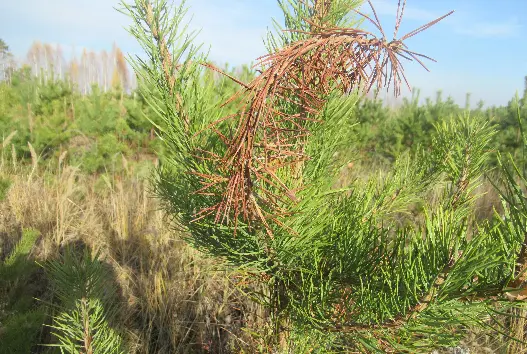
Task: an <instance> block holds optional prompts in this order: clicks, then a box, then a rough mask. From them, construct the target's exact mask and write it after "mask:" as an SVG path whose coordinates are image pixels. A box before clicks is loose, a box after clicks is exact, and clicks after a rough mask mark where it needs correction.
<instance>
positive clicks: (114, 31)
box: [0, 0, 527, 105]
mask: <svg viewBox="0 0 527 354" xmlns="http://www.w3.org/2000/svg"><path fill="white" fill-rule="evenodd" d="M187 3H188V5H190V6H191V10H190V11H191V12H192V13H193V15H194V17H193V21H192V27H193V28H196V29H201V33H200V35H199V37H198V38H199V40H200V41H202V42H203V43H204V44H205V45H206V46H209V45H210V58H211V59H212V60H214V61H216V62H229V63H230V64H233V65H236V64H241V63H249V62H251V61H253V60H254V59H256V58H257V57H258V56H260V55H262V54H265V48H264V46H263V43H262V37H263V36H264V35H265V33H266V31H267V27H269V26H270V25H271V18H272V17H274V18H278V19H280V18H281V13H280V11H279V9H278V6H277V3H276V1H275V0H188V1H187ZM117 4H118V1H117V0H48V1H43V0H17V1H0V38H2V39H4V40H5V41H6V42H7V44H8V45H9V46H10V47H11V49H12V52H13V53H14V54H15V56H16V57H18V58H21V59H23V58H25V55H26V52H27V50H28V49H29V47H30V46H31V44H32V42H33V41H34V40H39V41H41V42H45V43H51V44H60V45H61V46H62V48H63V50H64V52H65V54H66V55H68V53H72V52H73V51H75V52H76V53H77V54H80V53H81V51H82V49H83V48H88V49H91V50H96V51H98V50H102V49H106V50H110V49H111V47H112V44H113V42H116V43H117V44H118V46H119V47H120V48H121V49H122V50H123V51H125V52H128V53H140V48H139V47H138V46H137V44H136V43H135V40H134V39H133V38H131V37H130V36H129V35H128V33H127V32H126V31H125V29H124V27H125V26H126V25H127V23H128V19H127V18H126V17H125V16H123V15H122V14H120V13H118V12H117V11H115V10H114V9H113V7H114V6H117ZM373 4H374V6H375V7H376V9H377V12H378V14H379V16H380V20H381V22H382V23H383V26H384V27H385V29H386V32H388V33H389V35H391V33H392V32H393V24H394V18H395V12H396V8H397V0H373ZM366 9H368V8H367V5H366V7H364V10H365V11H366ZM450 10H456V12H455V13H454V14H453V15H451V16H450V17H449V18H447V19H445V20H443V21H442V22H440V23H439V24H437V25H436V26H434V27H432V28H431V29H429V30H427V31H425V32H424V33H421V34H419V35H417V36H416V37H413V38H411V39H409V40H408V41H407V42H406V43H407V45H408V46H409V47H410V49H412V50H415V51H417V52H419V53H423V54H426V55H428V56H431V57H433V58H435V59H436V60H437V61H438V62H437V63H429V65H428V67H429V69H430V70H431V72H430V73H428V72H426V71H425V70H424V69H422V68H421V67H420V66H419V65H418V64H417V63H407V64H406V66H405V67H406V71H405V72H406V74H407V77H408V79H409V81H410V84H411V85H412V86H413V87H414V88H419V89H420V90H421V96H424V97H426V96H430V97H433V96H435V92H436V91H437V90H439V89H441V90H443V92H444V95H451V96H452V97H453V98H454V99H455V100H456V101H457V102H458V103H460V104H464V101H465V94H466V93H467V92H470V93H471V94H472V98H471V102H472V103H473V104H475V103H476V102H477V101H478V100H480V99H482V100H484V101H485V103H486V104H487V105H500V104H506V103H507V101H508V100H509V99H511V98H512V96H513V95H514V93H515V92H516V91H517V90H518V91H519V92H520V93H521V92H522V90H523V82H524V80H523V77H524V76H525V75H527V41H526V38H527V28H526V26H525V23H524V22H522V21H521V18H522V16H524V14H526V13H527V1H526V0H501V1H496V0H493V1H491V0H457V1H456V0H442V1H439V0H408V4H407V10H406V16H405V18H404V20H403V24H402V26H401V30H400V34H404V33H406V32H408V31H409V30H412V29H414V28H416V27H418V26H420V25H422V24H424V23H426V22H428V21H430V20H433V19H435V18H436V17H439V16H441V15H443V14H445V13H447V12H448V11H450ZM405 94H406V95H407V94H409V93H408V92H405Z"/></svg>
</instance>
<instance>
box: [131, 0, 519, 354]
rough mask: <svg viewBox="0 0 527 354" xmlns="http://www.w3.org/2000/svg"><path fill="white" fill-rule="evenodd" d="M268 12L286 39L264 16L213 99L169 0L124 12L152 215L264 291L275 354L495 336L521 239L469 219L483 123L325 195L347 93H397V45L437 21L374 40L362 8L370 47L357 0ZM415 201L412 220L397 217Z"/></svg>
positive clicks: (196, 50)
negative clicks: (251, 70)
mask: <svg viewBox="0 0 527 354" xmlns="http://www.w3.org/2000/svg"><path fill="white" fill-rule="evenodd" d="M278 3H279V5H280V8H281V9H282V10H283V12H284V15H285V27H284V28H283V29H284V31H281V30H282V27H280V26H279V25H278V23H275V26H276V29H277V31H276V32H275V33H270V34H269V36H268V39H267V41H266V44H267V48H268V51H269V53H268V55H266V56H264V57H262V58H260V60H259V62H258V64H257V66H258V70H259V75H258V76H256V77H255V78H254V79H253V80H252V81H250V82H249V83H244V82H241V81H239V80H237V79H236V78H233V77H231V78H232V79H233V80H234V81H235V82H237V83H238V84H239V86H240V90H239V92H238V93H237V94H235V95H234V96H233V97H232V98H231V99H229V100H227V101H226V102H224V100H223V97H221V95H218V94H217V92H216V90H215V88H214V85H213V81H211V80H210V79H209V78H210V76H208V75H206V72H207V71H208V70H215V71H220V72H221V70H219V69H218V68H216V67H214V66H213V65H212V64H210V63H208V62H207V58H206V56H205V55H203V54H201V53H200V46H197V45H195V44H194V39H195V35H196V34H195V33H194V32H189V31H188V29H187V27H186V26H185V23H184V18H185V15H186V12H187V8H186V6H185V2H184V1H183V2H182V3H181V4H179V5H177V6H170V5H169V4H168V3H167V1H166V0H152V1H150V0H134V1H132V2H131V3H122V6H123V8H122V10H121V11H122V12H124V13H126V14H127V15H128V16H130V17H131V18H132V20H133V25H132V26H131V27H130V29H129V31H130V33H131V34H132V35H133V36H134V37H135V38H136V39H137V40H138V41H139V43H140V44H141V45H142V47H143V49H144V51H145V53H146V57H137V58H135V59H132V60H131V64H132V66H133V68H134V70H135V72H136V74H137V76H138V81H139V89H140V90H141V94H142V95H143V96H144V97H145V99H146V100H147V101H148V103H149V105H150V106H151V107H152V111H153V112H155V116H153V117H147V118H148V119H150V120H151V121H152V122H158V123H157V124H156V128H157V130H158V133H159V136H160V138H161V139H162V140H163V142H164V143H165V144H166V153H165V154H164V156H162V161H161V164H160V167H159V169H158V170H157V172H156V175H155V192H156V194H157V195H158V196H159V197H160V199H161V201H162V202H163V203H164V208H165V210H166V211H167V212H168V213H169V214H170V215H171V216H173V218H174V222H175V223H176V225H177V226H178V227H183V228H184V229H185V230H186V235H187V241H188V242H189V243H190V244H191V245H193V246H194V247H196V248H197V249H199V250H201V251H203V252H204V253H205V254H208V255H210V256H214V257H217V258H218V259H221V260H223V261H225V262H227V263H228V264H229V265H230V266H231V267H236V268H238V269H239V270H240V271H245V272H247V274H250V275H251V276H253V277H254V279H255V280H256V281H258V282H259V283H260V284H263V285H265V286H266V288H267V292H265V293H263V294H262V293H256V292H255V293H253V294H252V296H253V297H255V298H258V300H259V301H261V302H263V303H264V304H266V305H267V306H268V308H269V309H270V313H271V320H272V323H273V325H274V328H275V333H276V339H277V341H276V342H275V343H274V344H272V345H280V346H282V349H284V350H285V349H288V350H290V351H295V352H303V351H313V350H315V349H316V350H319V351H323V352H338V351H352V350H355V351H363V352H429V351H430V350H431V349H433V348H437V347H444V346H452V345H455V344H456V343H458V342H459V341H460V340H461V339H462V337H463V334H464V332H463V331H462V329H465V328H471V327H473V326H480V327H482V328H486V329H488V328H489V327H493V324H496V322H495V318H496V316H497V314H502V313H506V312H507V311H508V308H511V307H517V306H521V305H520V303H519V302H517V301H516V300H517V298H515V297H513V301H511V299H510V296H509V297H507V296H506V295H505V294H506V293H507V291H508V286H509V285H510V281H511V279H512V278H514V277H515V276H516V275H515V274H516V273H515V267H516V265H515V260H516V256H517V254H518V253H519V249H520V245H521V243H522V242H523V239H522V240H520V239H519V238H518V237H516V236H514V235H512V234H510V233H508V232H509V231H503V229H502V228H500V227H498V226H496V225H500V223H501V221H500V219H499V218H496V220H492V221H490V222H488V223H484V224H481V225H480V224H476V223H475V222H474V221H473V220H474V217H473V213H474V210H475V209H474V207H473V206H474V203H475V201H476V199H477V196H476V195H475V194H474V191H475V190H476V188H477V186H478V185H479V183H480V181H481V178H482V176H483V174H484V173H485V172H486V171H487V169H488V167H487V165H486V161H487V159H488V156H489V151H488V149H487V144H488V142H489V141H490V140H491V139H492V137H493V136H494V133H495V130H494V129H493V127H491V126H489V124H487V123H486V122H484V121H482V120H480V119H478V118H475V117H471V116H469V115H468V114H465V115H461V116H459V117H454V118H452V119H450V120H445V121H444V122H443V123H441V124H440V125H437V126H436V127H435V133H434V136H433V138H432V141H433V144H432V146H431V147H430V148H429V149H427V150H423V149H418V148H416V149H414V150H415V151H414V152H413V153H411V154H410V153H408V154H401V156H399V157H398V159H397V161H396V162H395V164H394V167H393V169H392V171H390V172H389V173H388V174H387V175H385V176H383V178H380V177H370V178H368V179H366V180H364V179H362V180H361V179H357V180H355V181H352V182H350V183H349V184H348V185H346V186H345V187H344V188H340V189H335V188H334V186H335V185H336V181H337V179H338V177H339V170H340V169H339V168H340V165H339V161H338V160H337V159H336V158H335V156H336V155H337V154H336V153H337V152H339V151H342V150H343V149H346V147H347V146H349V144H350V142H352V141H353V139H355V137H354V136H353V132H354V131H356V130H354V129H351V128H352V126H353V125H354V124H356V121H355V114H354V108H355V105H356V103H357V100H358V98H359V97H360V95H361V94H362V93H363V92H365V91H368V90H369V89H371V88H372V87H373V86H376V87H377V88H382V87H389V86H390V85H393V87H394V93H395V94H396V95H397V94H399V92H400V85H401V83H402V82H404V81H405V78H404V74H403V72H402V69H401V58H406V59H408V58H410V59H413V60H416V61H418V62H419V63H421V64H422V62H421V60H420V58H421V59H422V58H423V57H424V56H422V55H420V54H417V53H415V52H413V51H410V50H409V49H407V47H406V45H405V44H404V43H403V41H404V40H405V39H407V38H409V37H411V36H413V35H415V34H417V33H419V32H421V31H423V30H425V29H426V28H428V27H430V26H431V25H433V24H435V23H437V22H438V21H439V20H441V19H442V18H443V17H442V18H439V19H437V20H436V21H433V22H431V23H429V24H427V25H425V26H423V27H421V28H419V29H417V30H415V31H413V32H410V33H409V34H407V35H405V36H403V37H400V39H396V38H394V39H393V40H391V41H389V40H388V39H386V38H385V36H384V31H383V30H382V28H381V27H380V24H379V21H378V19H377V16H376V14H375V12H374V16H373V18H371V17H368V16H366V15H362V18H363V20H365V21H369V22H371V23H372V24H373V25H374V26H376V27H377V28H378V29H379V31H380V32H381V34H382V37H381V38H380V39H379V38H376V37H375V36H373V35H372V34H371V33H369V32H366V31H363V30H361V29H358V28H357V27H356V26H357V25H358V24H359V23H360V21H358V20H357V19H356V18H355V17H354V16H351V14H353V13H355V12H353V10H355V9H357V8H358V6H359V5H360V1H355V0H332V1H331V0H329V1H320V0H309V1H308V0H289V1H279V2H278ZM402 5H403V6H400V7H399V9H398V13H397V22H396V23H397V24H396V31H395V36H396V35H397V28H398V27H399V25H400V22H401V18H402V14H403V11H404V3H403V4H402ZM395 36H394V37H395ZM425 58H426V57H425ZM371 175H375V174H371ZM432 193H434V195H435V196H436V197H435V198H430V195H431V194H432ZM416 205H418V206H420V209H421V210H422V212H421V214H420V217H419V218H414V219H410V218H405V217H404V216H405V215H407V214H409V213H410V212H411V211H412V210H414V209H415V206H416ZM401 220H402V221H404V222H401ZM509 295H510V294H509ZM493 321H494V322H493ZM498 327H499V325H498ZM301 333H303V336H302V335H300V334H301Z"/></svg>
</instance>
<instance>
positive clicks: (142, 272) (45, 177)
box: [0, 156, 265, 353]
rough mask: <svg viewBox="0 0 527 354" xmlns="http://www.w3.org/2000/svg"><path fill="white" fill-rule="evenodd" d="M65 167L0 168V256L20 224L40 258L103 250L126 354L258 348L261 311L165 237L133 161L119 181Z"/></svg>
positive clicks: (227, 279)
mask: <svg viewBox="0 0 527 354" xmlns="http://www.w3.org/2000/svg"><path fill="white" fill-rule="evenodd" d="M63 160H64V156H63V157H62V158H61V159H60V162H59V163H58V164H57V163H56V162H55V163H54V165H50V166H48V167H47V168H42V166H38V167H35V164H36V163H38V161H36V162H34V163H33V164H32V166H28V167H21V166H17V165H15V166H14V167H11V165H9V167H8V168H6V166H5V165H4V168H3V169H2V170H0V177H1V178H4V179H8V180H10V181H11V187H10V188H9V190H8V193H7V197H6V198H5V200H3V201H0V254H1V253H5V252H8V251H9V249H10V248H11V247H12V246H13V245H14V244H15V243H16V241H17V239H18V238H19V237H20V236H21V230H22V229H23V228H28V227H31V228H35V229H37V230H39V231H40V233H41V235H42V236H41V238H40V240H39V241H38V245H37V247H36V249H35V254H36V256H37V257H38V258H39V259H47V258H51V257H54V256H55V255H56V254H57V252H59V250H60V249H61V248H62V247H63V246H64V245H66V244H69V243H72V242H82V243H84V244H86V245H87V246H88V247H90V248H91V249H92V250H93V251H100V252H102V256H103V259H104V260H105V261H107V262H108V263H109V264H110V265H111V266H112V269H113V274H114V277H115V283H116V284H117V285H118V289H119V292H120V298H121V304H120V305H121V311H119V313H120V314H119V318H118V319H117V321H118V323H120V325H121V326H122V327H123V328H124V332H125V336H126V337H127V339H128V341H129V342H130V343H131V345H132V352H135V353H190V352H192V353H195V352H213V353H227V352H229V353H230V352H254V348H255V347H256V346H257V345H258V343H256V342H255V339H252V341H251V339H250V338H254V337H252V336H250V335H248V334H247V333H245V329H250V328H251V327H252V328H253V329H252V330H251V331H255V332H258V333H263V330H262V328H263V327H264V326H262V324H264V323H265V320H264V319H263V318H264V317H265V315H264V313H263V310H262V309H261V308H260V307H258V306H257V305H255V304H252V303H250V302H249V301H247V300H246V299H245V300H242V299H244V298H243V296H242V295H241V293H240V288H239V287H238V286H236V285H237V283H239V282H240V279H239V277H238V276H236V275H235V274H233V273H229V272H227V271H225V270H221V269H219V267H218V266H217V264H215V263H214V262H213V261H212V260H209V259H204V258H203V257H202V256H201V255H200V254H198V253H197V252H196V251H194V250H193V249H191V248H190V247H188V246H187V245H186V244H185V243H184V241H183V240H182V239H181V234H179V233H177V232H175V231H173V228H171V226H170V223H169V222H168V221H167V220H166V219H165V218H164V216H163V213H162V211H160V210H159V208H158V204H157V201H156V200H155V199H153V198H152V197H151V196H150V194H149V186H148V182H147V181H146V180H145V179H144V178H141V177H139V176H138V172H137V171H135V170H134V167H133V166H134V164H129V165H132V166H128V171H127V172H123V173H122V174H118V175H110V176H98V177H96V176H86V175H82V174H80V173H79V171H78V169H76V168H75V167H73V166H68V165H63ZM258 317H260V319H259V320H258ZM244 328H245V329H244Z"/></svg>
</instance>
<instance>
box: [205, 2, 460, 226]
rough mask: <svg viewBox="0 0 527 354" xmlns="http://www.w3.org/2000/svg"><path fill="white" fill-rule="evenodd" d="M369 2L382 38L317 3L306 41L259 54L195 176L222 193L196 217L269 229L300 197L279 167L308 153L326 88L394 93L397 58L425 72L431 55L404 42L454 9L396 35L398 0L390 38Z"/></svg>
mask: <svg viewBox="0 0 527 354" xmlns="http://www.w3.org/2000/svg"><path fill="white" fill-rule="evenodd" d="M369 4H370V6H371V8H372V10H373V14H374V20H373V19H371V18H370V17H368V16H366V15H364V14H362V13H360V12H358V13H359V14H360V15H362V16H364V17H365V18H366V19H367V20H369V21H371V22H372V23H373V24H374V25H375V26H376V28H377V29H378V30H379V31H380V33H381V38H377V37H375V36H374V35H373V34H372V33H370V32H367V31H364V30H360V29H354V28H332V27H328V26H327V25H326V24H325V23H324V22H323V21H322V20H321V19H323V18H324V16H325V13H326V12H328V11H329V9H330V6H331V1H328V0H325V1H315V2H314V5H315V6H314V9H315V16H314V17H313V18H311V19H305V20H306V21H307V22H308V23H309V24H310V25H311V31H310V32H304V33H305V34H307V35H308V38H307V39H305V40H302V41H298V42H296V43H293V44H291V45H290V46H288V47H286V48H283V49H281V50H278V51H276V52H274V53H271V54H268V55H266V56H263V57H261V58H259V59H258V62H257V64H256V65H257V66H259V67H260V71H261V75H259V76H257V77H256V78H255V79H254V80H253V81H252V82H250V83H249V84H242V89H241V90H240V91H239V92H238V93H237V94H236V95H235V96H233V97H232V98H231V99H229V100H228V101H227V102H226V103H225V104H228V103H229V102H232V101H233V100H235V99H237V98H241V102H242V104H241V106H240V108H239V111H238V114H236V115H234V116H230V117H226V118H224V119H236V120H237V129H236V130H235V132H234V133H233V134H232V136H229V137H226V136H224V135H221V134H220V137H221V138H222V140H223V141H224V142H225V144H226V145H227V149H226V153H225V154H224V155H223V156H217V155H214V154H213V153H208V154H205V155H206V156H207V158H212V159H213V160H215V161H216V162H217V173H216V174H211V175H204V174H200V177H201V178H202V183H203V188H201V189H200V190H199V191H198V193H203V194H210V193H214V191H218V190H219V191H220V193H222V195H221V201H220V202H219V203H217V204H216V205H213V206H210V207H209V208H206V209H204V210H201V211H200V212H199V213H198V214H197V216H196V217H197V218H201V217H203V216H205V215H210V214H214V215H215V218H216V222H227V223H229V222H232V221H234V223H236V222H237V220H238V219H239V217H240V216H241V217H242V218H243V220H244V221H246V222H248V223H250V222H252V221H255V220H258V221H260V222H262V223H263V225H264V226H265V227H266V229H267V230H268V232H269V233H270V230H269V227H268V220H274V221H275V222H277V221H278V220H277V216H279V215H281V214H283V213H285V212H286V210H284V208H283V207H282V206H283V205H287V204H284V202H285V201H287V200H289V201H292V202H295V201H296V200H297V197H296V194H295V190H293V189H292V188H290V187H289V186H287V185H285V183H284V182H283V181H282V180H281V179H280V178H279V177H278V176H277V174H276V171H277V169H279V168H284V167H291V166H292V167H294V168H299V166H300V165H301V164H302V162H303V161H305V160H306V159H308V158H309V156H306V154H305V153H304V151H303V149H302V143H304V142H305V140H306V138H307V137H308V136H309V129H308V124H310V123H309V122H313V121H315V119H316V117H317V115H318V114H319V113H320V111H321V109H322V108H323V107H324V105H325V103H326V100H327V97H328V95H329V93H330V92H332V91H334V90H339V91H341V92H343V93H348V92H351V91H352V90H354V89H360V90H363V91H364V92H368V91H369V90H370V89H371V88H372V87H374V86H376V87H377V88H379V89H380V88H382V87H384V88H387V89H388V88H389V87H390V86H393V90H394V94H395V95H396V96H397V95H399V94H400V90H401V84H402V82H403V81H404V82H405V83H406V84H407V85H408V82H407V80H406V77H405V75H404V71H403V68H402V63H401V58H404V59H407V60H415V61H417V62H418V63H419V64H421V65H422V66H423V67H424V68H425V69H426V67H425V66H424V64H423V62H422V61H421V59H422V58H426V59H430V60H433V59H431V58H429V57H427V56H425V55H422V54H418V53H416V52H413V51H411V50H409V49H408V47H407V46H406V45H405V44H404V43H403V41H404V40H405V39H407V38H409V37H412V36H414V35H416V34H417V33H419V32H421V31H424V30H426V29H427V28H429V27H430V26H432V25H434V24H436V23H437V22H439V21H441V20H442V19H443V18H445V17H446V16H449V15H450V14H451V13H452V12H450V13H448V14H446V15H445V16H442V17H440V18H438V19H436V20H435V21H432V22H430V23H428V24H426V25H424V26H422V27H419V28H418V29H416V30H414V31H412V32H410V33H408V34H406V35H404V36H402V37H401V38H400V39H395V37H396V35H397V31H398V28H399V26H400V23H401V20H402V16H403V12H404V5H405V2H403V4H402V6H401V3H400V2H399V8H398V13H397V22H396V28H395V31H394V39H393V40H392V41H387V40H386V35H385V33H384V31H383V29H382V27H381V25H380V23H379V19H378V17H377V14H376V12H375V10H374V9H373V6H372V4H371V2H369ZM207 66H208V67H210V68H212V69H214V70H218V71H220V70H219V69H217V68H214V67H213V66H211V65H208V64H207ZM427 70H428V69H427ZM408 86H409V85H408ZM284 104H288V105H289V106H288V109H287V111H286V109H283V108H282V107H284ZM291 107H293V109H291ZM291 111H294V112H295V113H290V112H291ZM224 119H223V120H224ZM213 129H214V128H213ZM214 130H215V131H217V130H216V129H214ZM218 134H219V133H218ZM256 186H257V187H256ZM218 187H219V188H218Z"/></svg>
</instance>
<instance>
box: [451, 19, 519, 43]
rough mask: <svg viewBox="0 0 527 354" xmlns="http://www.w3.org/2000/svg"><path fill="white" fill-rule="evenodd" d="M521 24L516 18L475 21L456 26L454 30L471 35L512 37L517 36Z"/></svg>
mask: <svg viewBox="0 0 527 354" xmlns="http://www.w3.org/2000/svg"><path fill="white" fill-rule="evenodd" d="M521 29H522V25H521V23H520V21H519V20H518V19H517V18H511V19H509V20H507V21H505V22H475V23H467V24H462V25H460V26H456V32H457V33H460V34H464V35H468V36H472V37H481V38H487V37H514V36H518V35H519V33H520V31H521Z"/></svg>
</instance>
